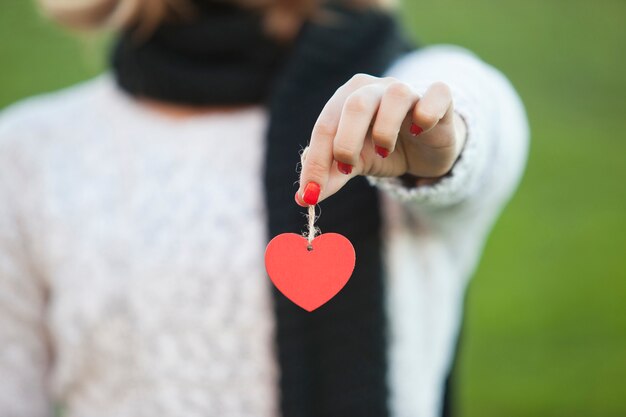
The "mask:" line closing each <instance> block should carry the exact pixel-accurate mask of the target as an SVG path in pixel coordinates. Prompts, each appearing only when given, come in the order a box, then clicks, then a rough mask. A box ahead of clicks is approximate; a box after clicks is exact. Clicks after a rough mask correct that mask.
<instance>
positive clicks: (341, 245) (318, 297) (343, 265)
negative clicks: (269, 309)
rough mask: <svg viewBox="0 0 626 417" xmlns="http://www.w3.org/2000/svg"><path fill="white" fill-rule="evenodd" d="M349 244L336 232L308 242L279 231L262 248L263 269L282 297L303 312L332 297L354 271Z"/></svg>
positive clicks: (352, 254)
mask: <svg viewBox="0 0 626 417" xmlns="http://www.w3.org/2000/svg"><path fill="white" fill-rule="evenodd" d="M355 261H356V256H355V254H354V247H353V246H352V243H350V241H349V240H348V239H346V238H345V237H343V236H342V235H340V234H337V233H325V234H322V235H319V236H318V237H316V238H315V239H313V241H312V242H311V248H309V243H308V241H307V239H306V238H305V237H303V236H301V235H297V234H295V233H283V234H281V235H278V236H276V237H275V238H274V239H272V240H271V241H270V243H269V244H268V245H267V248H266V249H265V269H266V270H267V273H268V275H269V276H270V279H271V280H272V282H273V283H274V285H275V286H276V288H278V290H279V291H280V292H281V293H283V295H284V296H285V297H287V298H288V299H290V300H291V301H293V302H294V303H295V304H297V305H298V306H300V307H302V308H303V309H305V310H306V311H309V312H310V311H313V310H315V309H316V308H318V307H320V306H322V305H323V304H325V303H326V302H328V301H329V300H330V299H331V298H333V297H334V296H335V295H337V293H338V292H339V291H341V289H342V288H343V287H344V286H345V285H346V283H347V282H348V280H349V279H350V275H352V272H353V271H354V263H355Z"/></svg>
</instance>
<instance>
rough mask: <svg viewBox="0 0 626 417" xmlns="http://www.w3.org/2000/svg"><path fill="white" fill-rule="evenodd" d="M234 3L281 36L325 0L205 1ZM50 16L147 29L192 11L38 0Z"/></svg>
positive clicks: (129, 2) (152, 1)
mask: <svg viewBox="0 0 626 417" xmlns="http://www.w3.org/2000/svg"><path fill="white" fill-rule="evenodd" d="M204 1H221V2H231V3H236V4H238V5H240V6H242V7H246V8H250V9H257V10H260V11H262V12H263V13H264V14H265V26H266V29H267V30H268V32H270V33H272V34H274V35H276V36H279V37H282V36H288V35H289V34H290V33H293V31H294V29H295V28H297V27H298V25H299V23H300V22H301V21H302V19H304V18H305V17H307V16H310V15H311V14H312V13H313V12H315V10H316V9H317V8H318V6H319V5H320V4H321V3H322V2H323V1H324V0H204ZM344 1H346V2H348V3H352V4H354V5H355V6H356V7H363V6H365V7H367V6H382V7H386V6H390V5H391V4H392V3H395V0H344ZM39 3H40V4H41V6H42V8H43V10H44V12H45V13H46V14H47V15H48V16H50V17H51V18H52V19H54V20H56V21H57V22H59V23H61V24H62V25H65V26H68V27H70V28H75V29H99V28H109V29H113V30H120V29H124V28H128V27H131V26H135V27H137V28H138V30H139V31H140V32H144V33H145V32H150V31H151V30H152V29H154V28H155V27H156V26H158V25H159V24H160V23H162V22H164V21H181V20H183V21H184V20H185V19H190V18H192V17H193V15H194V13H195V8H194V5H193V3H192V1H191V0H80V1H77V0H39Z"/></svg>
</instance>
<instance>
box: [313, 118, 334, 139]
mask: <svg viewBox="0 0 626 417" xmlns="http://www.w3.org/2000/svg"><path fill="white" fill-rule="evenodd" d="M336 133H337V126H335V124H334V123H329V122H327V121H325V120H321V121H318V122H317V123H315V126H313V134H314V135H316V136H323V137H330V138H334V137H335V134H336Z"/></svg>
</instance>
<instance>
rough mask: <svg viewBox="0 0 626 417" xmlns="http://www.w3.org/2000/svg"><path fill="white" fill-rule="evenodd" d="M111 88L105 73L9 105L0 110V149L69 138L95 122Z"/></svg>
mask: <svg viewBox="0 0 626 417" xmlns="http://www.w3.org/2000/svg"><path fill="white" fill-rule="evenodd" d="M113 89H114V83H113V81H112V80H111V78H110V76H109V75H108V74H105V75H101V76H98V77H96V78H94V79H91V80H88V81H85V82H82V83H80V84H76V85H74V86H71V87H67V88H64V89H62V90H58V91H54V92H51V93H45V94H40V95H36V96H33V97H29V98H26V99H23V100H20V101H18V102H16V103H14V104H11V105H9V106H8V107H6V108H5V109H3V110H1V111H0V146H7V145H9V144H11V143H23V142H25V141H30V140H37V141H44V142H47V141H51V140H53V139H54V138H55V137H64V136H68V134H71V132H72V131H73V130H75V129H77V128H80V126H82V125H84V124H85V122H87V121H89V123H92V124H93V123H94V122H97V120H98V119H99V118H101V116H100V114H101V109H102V108H103V107H105V106H106V102H107V101H110V100H111V97H112V94H111V91H112V90H113ZM94 129H97V123H96V125H95V126H94Z"/></svg>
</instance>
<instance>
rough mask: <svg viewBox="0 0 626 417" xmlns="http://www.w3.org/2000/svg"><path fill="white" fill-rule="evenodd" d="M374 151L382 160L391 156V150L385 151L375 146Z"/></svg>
mask: <svg viewBox="0 0 626 417" xmlns="http://www.w3.org/2000/svg"><path fill="white" fill-rule="evenodd" d="M374 150H375V151H376V153H377V154H378V155H379V156H380V157H381V158H386V157H388V156H389V149H385V148H383V147H382V146H378V145H376V146H374Z"/></svg>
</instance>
